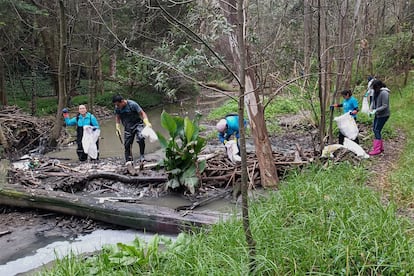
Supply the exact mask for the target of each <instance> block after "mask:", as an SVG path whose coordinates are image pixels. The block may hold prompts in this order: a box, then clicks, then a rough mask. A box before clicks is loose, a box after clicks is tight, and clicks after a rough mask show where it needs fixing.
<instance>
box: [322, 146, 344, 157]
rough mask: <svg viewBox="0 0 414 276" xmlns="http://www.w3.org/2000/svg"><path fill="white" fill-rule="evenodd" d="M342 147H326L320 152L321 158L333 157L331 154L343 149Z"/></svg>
mask: <svg viewBox="0 0 414 276" xmlns="http://www.w3.org/2000/svg"><path fill="white" fill-rule="evenodd" d="M343 147H344V146H342V145H341V144H332V145H327V146H325V147H324V148H323V150H322V155H321V157H331V158H332V157H333V152H334V151H336V150H337V149H339V148H343Z"/></svg>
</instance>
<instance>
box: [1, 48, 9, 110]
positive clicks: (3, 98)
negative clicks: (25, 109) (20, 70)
mask: <svg viewBox="0 0 414 276" xmlns="http://www.w3.org/2000/svg"><path fill="white" fill-rule="evenodd" d="M5 74H6V72H5V71H4V63H3V58H2V55H1V54H0V107H1V106H4V105H7V104H8V103H7V91H6V77H5Z"/></svg>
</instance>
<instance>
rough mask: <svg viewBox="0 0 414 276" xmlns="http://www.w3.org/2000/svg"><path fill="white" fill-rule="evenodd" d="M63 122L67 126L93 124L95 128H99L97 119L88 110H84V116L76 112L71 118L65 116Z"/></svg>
mask: <svg viewBox="0 0 414 276" xmlns="http://www.w3.org/2000/svg"><path fill="white" fill-rule="evenodd" d="M65 123H66V125H67V126H77V127H83V126H94V127H96V128H99V123H98V120H97V119H96V117H95V116H94V115H92V114H91V113H89V112H86V114H85V117H83V116H82V115H80V114H78V115H76V116H75V117H73V118H69V117H67V118H65Z"/></svg>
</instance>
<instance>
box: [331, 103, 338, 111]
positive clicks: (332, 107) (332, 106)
mask: <svg viewBox="0 0 414 276" xmlns="http://www.w3.org/2000/svg"><path fill="white" fill-rule="evenodd" d="M334 107H338V104H333V105H330V106H329V109H330V110H334Z"/></svg>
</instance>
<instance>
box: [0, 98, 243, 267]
mask: <svg viewBox="0 0 414 276" xmlns="http://www.w3.org/2000/svg"><path fill="white" fill-rule="evenodd" d="M225 100H226V98H222V97H210V98H209V97H205V98H202V97H199V98H197V99H190V100H188V101H185V102H182V103H179V104H171V105H166V106H163V107H160V108H155V109H150V110H145V111H146V113H147V115H148V117H149V119H150V122H151V124H152V126H153V129H154V130H155V131H159V132H161V133H162V134H164V135H167V134H166V131H165V130H164V129H163V128H162V127H161V124H160V115H161V113H162V111H163V110H165V111H167V112H168V113H170V114H172V115H179V116H183V117H185V116H188V117H190V118H193V117H194V114H195V112H200V113H202V114H204V115H206V114H207V113H208V110H209V109H210V108H212V107H215V106H218V105H220V104H221V103H223V101H225ZM100 125H101V139H100V156H101V158H113V157H118V158H120V159H122V160H123V158H124V149H123V145H122V144H121V143H120V141H119V139H118V137H117V136H116V135H115V120H114V118H110V119H106V120H101V121H100ZM145 154H146V156H147V159H150V160H156V161H158V160H159V159H160V158H161V156H162V155H163V154H162V150H161V148H160V145H159V143H158V142H157V143H149V142H147V145H146V150H145ZM133 155H134V158H135V159H137V158H138V156H139V147H138V144H136V142H135V143H134V146H133ZM48 156H49V157H52V158H62V159H69V160H68V162H71V161H77V156H76V145H72V146H69V147H67V148H64V149H62V150H60V151H56V152H52V153H49V154H48ZM63 162H66V161H63ZM0 165H1V166H0V168H3V167H4V166H6V165H4V166H3V164H0ZM2 175H3V173H1V172H0V176H2ZM0 180H1V178H0ZM144 203H147V204H154V205H162V206H166V207H170V208H176V207H178V206H183V205H189V204H190V202H189V201H188V200H186V199H185V198H183V197H180V196H177V195H169V196H166V197H162V198H159V199H158V198H156V199H148V200H147V202H144ZM238 208H239V206H238V205H237V204H233V203H230V199H228V198H227V199H219V200H217V201H213V202H211V203H209V204H207V205H205V206H202V207H200V208H198V209H197V210H215V211H221V212H229V213H233V212H234V210H235V209H238ZM20 234H21V235H23V233H22V232H21V231H20ZM34 234H36V233H34ZM148 235H150V234H148V233H143V232H140V231H134V230H127V232H126V233H124V232H122V231H115V230H106V231H102V230H98V231H95V232H94V233H93V234H92V235H85V236H81V237H78V238H77V239H76V240H80V244H82V245H90V247H91V249H88V250H81V249H79V248H77V245H76V243H75V242H74V241H72V240H67V239H66V238H64V237H54V238H53V239H52V238H51V239H49V238H39V239H34V241H33V243H32V244H28V245H27V247H28V248H30V250H29V251H30V252H23V251H22V252H20V253H21V254H16V255H14V256H13V258H11V259H10V260H9V261H8V262H7V263H5V264H0V275H16V274H19V273H25V272H27V271H29V270H32V269H35V268H36V267H39V266H41V265H42V264H45V263H47V262H49V261H51V260H53V259H54V257H55V252H58V253H59V254H58V255H59V256H62V254H63V255H64V254H66V253H67V252H68V251H69V250H71V251H72V252H73V253H75V254H80V253H82V252H90V251H95V250H99V249H100V248H101V247H102V244H103V241H105V243H116V242H126V243H128V242H130V241H132V239H134V238H135V237H139V238H141V239H145V240H147V239H148V237H147V236H148ZM150 236H151V235H150ZM109 237H111V238H113V240H111V241H110V242H109ZM3 238H4V237H3ZM96 239H97V240H98V241H97V242H96V241H95V240H96ZM57 240H59V241H58V242H57ZM62 244H63V245H62ZM60 247H62V248H64V249H57V248H60ZM62 251H64V252H65V253H62ZM45 256H46V257H45ZM29 274H30V273H29Z"/></svg>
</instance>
